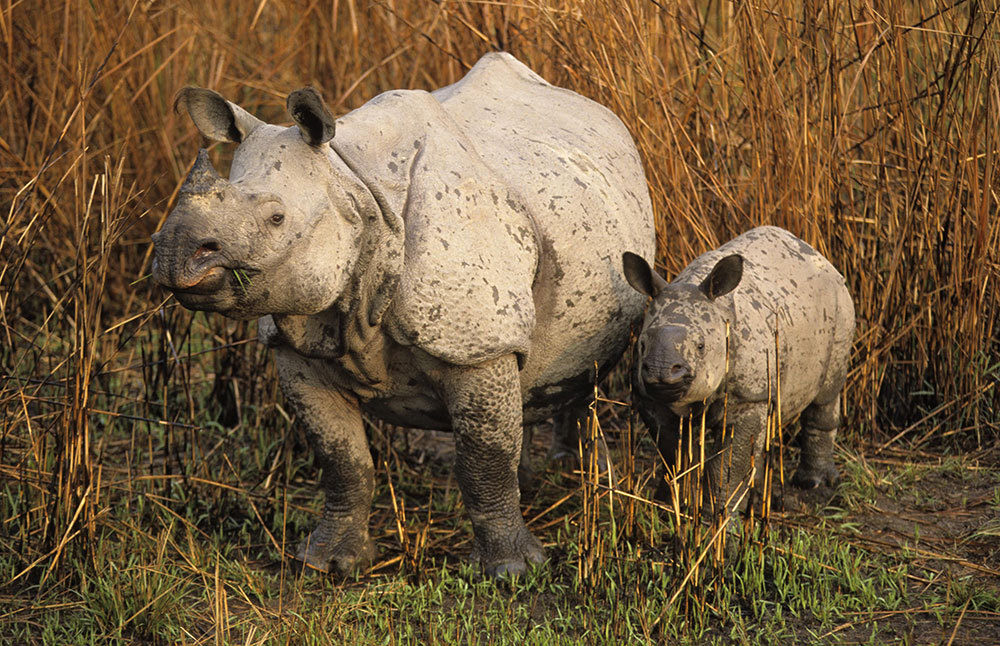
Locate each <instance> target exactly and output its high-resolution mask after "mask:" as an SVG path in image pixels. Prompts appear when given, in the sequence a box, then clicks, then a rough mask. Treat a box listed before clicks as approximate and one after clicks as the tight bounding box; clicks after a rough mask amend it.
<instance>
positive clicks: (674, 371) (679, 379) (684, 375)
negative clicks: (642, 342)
mask: <svg viewBox="0 0 1000 646" xmlns="http://www.w3.org/2000/svg"><path fill="white" fill-rule="evenodd" d="M642 376H643V380H644V381H645V382H646V383H647V384H649V385H651V386H656V385H660V386H672V387H679V386H688V385H690V384H691V382H692V381H694V372H693V371H692V370H691V366H689V365H688V363H687V362H686V361H675V362H673V363H668V364H666V365H663V364H660V363H657V362H654V361H645V362H643V364H642Z"/></svg>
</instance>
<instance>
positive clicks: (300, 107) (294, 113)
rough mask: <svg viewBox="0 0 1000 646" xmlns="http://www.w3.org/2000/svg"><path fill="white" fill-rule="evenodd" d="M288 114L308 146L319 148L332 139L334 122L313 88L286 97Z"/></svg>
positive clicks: (334, 128)
mask: <svg viewBox="0 0 1000 646" xmlns="http://www.w3.org/2000/svg"><path fill="white" fill-rule="evenodd" d="M286 105H287V107H288V114H289V115H291V117H292V119H293V120H295V123H297V124H298V126H299V134H301V135H302V139H303V140H304V141H305V142H306V143H307V144H309V145H310V146H321V145H323V144H325V143H326V142H328V141H330V140H331V139H333V134H334V131H335V130H336V122H335V121H334V119H333V115H332V114H330V110H328V109H327V107H326V104H325V103H323V98H322V97H321V96H320V95H319V92H317V91H316V90H315V89H314V88H311V87H304V88H302V89H299V90H295V91H294V92H292V93H291V94H289V95H288V102H287V104H286Z"/></svg>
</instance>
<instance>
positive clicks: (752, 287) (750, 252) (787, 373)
mask: <svg viewBox="0 0 1000 646" xmlns="http://www.w3.org/2000/svg"><path fill="white" fill-rule="evenodd" d="M623 263H624V270H625V277H626V279H627V280H628V282H629V284H631V285H632V287H634V288H635V289H636V290H638V291H639V292H642V293H643V294H645V295H647V296H649V297H651V298H652V299H653V300H652V302H651V304H650V305H649V309H648V311H647V313H646V318H645V322H644V324H643V328H642V333H641V336H640V337H639V340H638V345H637V355H636V357H637V360H636V364H635V372H634V375H633V396H634V397H635V398H636V401H637V404H638V408H639V411H640V414H641V415H642V417H643V419H644V421H645V422H646V424H647V426H649V428H650V431H651V433H652V434H653V437H654V439H655V441H656V443H657V447H658V449H659V451H660V454H661V455H662V457H663V459H664V460H665V461H666V463H667V464H668V465H673V464H675V457H676V452H677V451H678V447H679V441H680V439H681V438H680V428H681V422H682V421H683V420H684V419H687V418H689V416H692V417H691V419H693V420H694V426H695V427H698V426H700V420H701V416H702V414H704V415H705V424H706V444H710V446H706V447H705V448H706V454H705V455H706V461H707V465H706V473H707V475H708V483H707V484H708V487H707V493H708V495H709V497H710V500H711V501H712V506H714V508H716V509H720V510H721V509H722V508H723V507H722V503H723V502H724V503H725V510H726V511H728V512H732V511H735V510H736V509H738V508H740V507H742V506H745V504H746V501H747V499H748V496H747V495H745V494H746V493H747V488H748V487H749V486H750V484H751V482H750V477H749V475H750V473H751V469H752V467H754V466H755V467H756V482H755V484H757V485H760V484H761V477H762V475H763V473H764V471H763V468H762V466H763V457H764V442H765V437H766V425H767V418H768V412H769V406H774V408H773V409H772V410H776V408H777V404H778V403H780V413H781V419H784V420H789V419H791V418H792V417H794V416H795V415H798V414H799V413H801V423H802V430H801V436H800V437H801V446H802V455H801V461H800V463H799V467H798V470H797V471H796V473H795V476H794V477H793V480H792V482H793V483H794V484H795V485H797V486H799V487H803V488H813V487H818V486H820V485H824V484H826V485H833V484H835V483H836V481H837V479H838V474H837V467H836V465H835V464H834V462H833V441H834V438H835V436H836V433H837V427H838V426H839V425H840V421H841V411H840V393H841V390H842V389H843V386H844V380H845V377H846V375H847V365H848V360H849V357H850V352H851V342H852V339H853V336H854V305H853V303H852V301H851V296H850V294H849V293H848V291H847V287H846V285H845V284H844V278H843V276H841V275H840V273H838V272H837V270H836V269H834V267H833V265H831V264H830V263H829V261H827V260H826V259H825V258H824V257H823V256H821V255H820V254H819V253H818V252H817V251H816V250H815V249H813V248H812V247H810V246H809V245H808V244H806V243H805V242H803V241H802V240H800V239H799V238H797V237H795V236H794V235H792V234H791V233H789V232H788V231H785V230H784V229H780V228H777V227H773V226H764V227H758V228H756V229H752V230H750V231H748V232H746V233H744V234H743V235H741V236H739V237H737V238H735V239H733V240H731V241H730V242H728V243H726V244H724V245H722V246H721V247H719V248H718V249H715V250H712V251H709V252H707V253H705V254H703V255H701V256H699V257H698V258H696V259H695V260H694V261H693V262H692V263H691V264H690V265H688V266H687V267H686V268H685V269H684V270H683V271H682V272H681V273H680V274H679V275H678V276H677V278H676V279H675V280H674V281H673V282H671V283H667V282H666V281H665V280H663V279H662V278H661V277H660V276H658V275H657V274H656V273H655V272H653V271H652V270H651V269H650V267H649V265H648V264H647V263H646V261H645V260H643V259H642V258H640V257H639V256H637V255H635V254H632V253H625V254H624V256H623ZM776 353H777V356H776ZM776 367H777V375H776ZM776 377H777V379H776ZM779 393H780V397H779ZM723 425H725V427H723Z"/></svg>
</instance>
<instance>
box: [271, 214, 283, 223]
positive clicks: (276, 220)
mask: <svg viewBox="0 0 1000 646" xmlns="http://www.w3.org/2000/svg"><path fill="white" fill-rule="evenodd" d="M284 221H285V214H284V213H275V214H274V215H272V216H271V224H281V223H282V222H284Z"/></svg>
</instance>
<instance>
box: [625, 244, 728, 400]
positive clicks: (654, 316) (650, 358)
mask: <svg viewBox="0 0 1000 646" xmlns="http://www.w3.org/2000/svg"><path fill="white" fill-rule="evenodd" d="M622 261H623V265H624V269H625V278H626V279H627V280H628V282H629V284H630V285H632V287H633V288H635V289H636V290H638V291H639V292H642V293H643V294H646V295H647V296H650V297H651V298H652V299H653V301H652V303H651V304H650V306H649V310H648V311H647V313H646V318H645V320H644V322H643V327H642V332H641V334H640V336H639V340H638V346H637V361H636V370H637V371H638V377H639V379H638V380H637V382H638V388H639V390H640V392H641V394H643V395H645V396H647V397H650V398H653V399H656V400H658V401H660V402H661V403H663V404H667V405H671V406H672V407H673V408H675V410H676V409H680V408H683V407H684V406H686V405H688V404H693V403H697V402H701V401H704V400H705V399H708V398H710V397H711V396H712V395H713V394H714V393H715V392H716V391H717V390H718V389H719V387H720V385H721V384H722V380H723V379H724V378H725V376H726V362H727V359H726V353H727V345H726V334H727V332H726V321H727V319H728V318H729V317H728V316H727V311H726V308H725V307H724V306H723V305H722V304H721V303H720V302H718V301H717V299H718V298H719V297H720V296H723V295H724V294H728V293H729V292H731V291H732V290H733V289H735V288H736V286H737V285H738V284H739V282H740V279H741V278H742V275H743V258H742V257H741V256H739V255H735V254H734V255H731V256H726V257H725V258H723V259H721V260H720V261H719V262H718V263H717V264H716V265H715V267H714V268H713V269H712V271H711V273H709V275H708V277H707V278H705V280H704V281H702V282H701V284H699V285H695V284H691V283H687V282H683V281H678V282H674V283H667V282H666V281H665V280H663V278H661V277H660V276H659V275H658V274H656V273H655V272H654V271H652V270H651V269H650V267H649V265H648V264H647V263H646V261H645V260H643V259H642V258H641V257H639V256H637V255H635V254H632V253H628V252H626V253H625V254H624V256H623V258H622Z"/></svg>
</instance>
